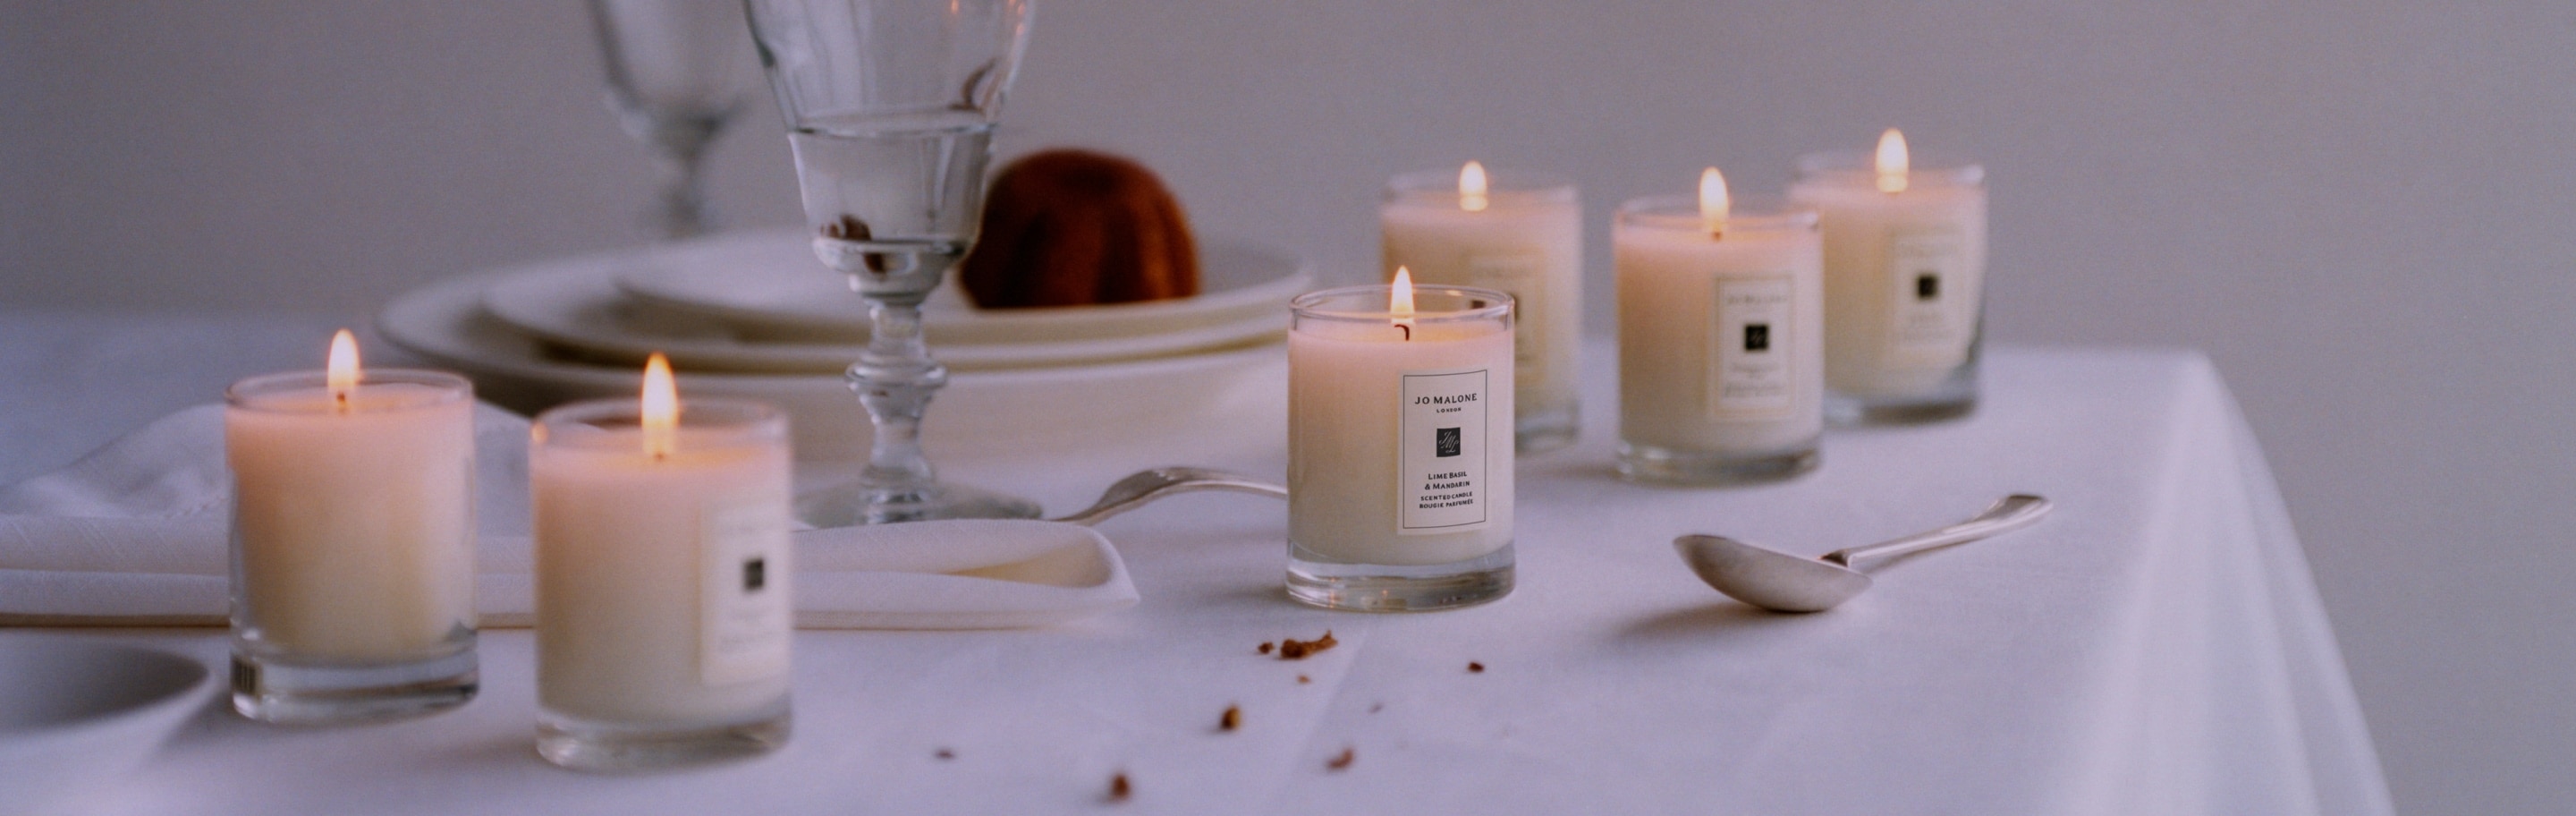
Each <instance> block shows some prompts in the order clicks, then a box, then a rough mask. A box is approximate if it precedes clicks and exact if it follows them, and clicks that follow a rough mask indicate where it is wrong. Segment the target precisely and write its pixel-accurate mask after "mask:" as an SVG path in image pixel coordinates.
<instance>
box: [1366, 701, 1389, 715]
mask: <svg viewBox="0 0 2576 816" xmlns="http://www.w3.org/2000/svg"><path fill="white" fill-rule="evenodd" d="M1385 710H1386V704H1385V703H1370V704H1369V713H1371V714H1375V713H1378V712H1380V711H1385Z"/></svg>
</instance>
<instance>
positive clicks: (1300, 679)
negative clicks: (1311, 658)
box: [1297, 674, 1315, 686]
mask: <svg viewBox="0 0 2576 816" xmlns="http://www.w3.org/2000/svg"><path fill="white" fill-rule="evenodd" d="M1312 682H1315V678H1312V677H1307V676H1305V675H1302V674H1300V675H1297V685H1300V686H1302V685H1305V684H1307V683H1312Z"/></svg>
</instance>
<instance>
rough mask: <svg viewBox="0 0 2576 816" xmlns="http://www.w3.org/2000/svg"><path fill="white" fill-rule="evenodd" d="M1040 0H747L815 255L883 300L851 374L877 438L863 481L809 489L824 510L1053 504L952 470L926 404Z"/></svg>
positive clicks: (924, 511)
mask: <svg viewBox="0 0 2576 816" xmlns="http://www.w3.org/2000/svg"><path fill="white" fill-rule="evenodd" d="M1030 1H1031V0H749V2H748V3H746V4H745V5H746V7H747V8H748V9H749V10H750V15H751V29H752V37H753V39H754V40H755V41H757V42H758V43H759V45H760V61H761V64H762V65H763V66H764V67H766V68H767V69H768V73H769V85H770V89H771V90H772V91H775V92H776V93H777V95H778V108H779V110H780V111H781V112H783V113H785V114H786V116H787V129H788V136H787V139H788V144H789V146H790V147H792V148H793V149H794V151H795V154H796V175H797V181H798V183H799V186H801V187H802V188H803V190H804V197H805V220H806V224H807V226H808V227H809V228H810V229H812V230H813V232H814V254H815V255H816V256H817V257H820V258H821V259H822V261H823V264H824V265H826V266H829V267H831V268H833V269H834V270H837V271H839V272H841V273H842V274H844V275H847V276H849V279H850V287H851V288H852V289H854V290H857V291H858V293H859V295H860V296H861V297H863V298H866V299H867V302H868V317H869V334H868V346H867V350H866V351H865V352H864V353H862V354H861V355H860V357H859V361H858V363H857V364H856V365H852V366H850V371H849V378H850V385H851V387H852V388H853V389H855V390H856V391H858V392H859V402H860V403H861V404H862V405H865V406H867V410H868V418H869V420H871V421H872V422H874V423H875V425H876V438H875V445H874V448H873V449H872V450H871V451H870V452H869V455H868V463H867V465H866V467H865V468H864V469H862V470H861V471H860V473H859V476H858V478H857V479H856V480H854V481H851V482H848V483H845V484H841V485H835V486H830V487H826V488H823V489H820V490H812V491H807V492H806V494H805V495H804V496H803V497H802V498H800V499H799V501H798V513H799V514H800V515H802V516H804V517H805V520H806V521H807V522H809V523H812V524H815V525H817V526H824V527H832V526H847V525H853V524H882V523H886V522H897V521H915V520H920V519H934V518H1034V517H1036V516H1037V512H1038V508H1037V505H1035V504H1033V503H1030V502H1028V501H1026V500H1022V499H1017V498H1013V497H1009V496H1001V495H998V494H993V493H989V492H985V491H981V490H975V489H972V488H966V487H961V486H958V485H953V484H942V483H940V482H939V481H938V478H937V474H936V472H935V471H934V470H933V469H932V468H931V466H930V461H929V459H927V458H926V457H924V456H923V454H922V451H921V417H922V412H923V410H924V409H926V408H927V407H928V406H929V404H930V398H931V395H932V394H934V393H937V391H938V390H939V388H940V386H942V385H945V384H947V382H948V370H947V369H946V368H944V367H942V366H940V365H939V363H937V362H935V361H933V360H931V358H930V350H929V348H928V347H927V346H925V345H924V344H923V343H922V337H921V309H920V307H921V302H922V300H923V299H924V298H926V297H928V296H929V295H930V291H931V289H933V288H934V287H936V286H938V285H939V281H940V278H941V277H943V276H945V275H946V274H947V272H948V268H949V267H950V266H952V265H955V264H956V263H957V261H958V259H960V258H963V257H965V255H966V250H967V248H968V246H970V245H971V244H972V243H973V242H974V239H975V227H976V223H977V221H978V219H979V217H980V215H981V213H982V209H983V194H984V170H985V166H986V165H987V164H988V163H990V162H991V160H992V138H993V120H994V118H995V117H996V116H998V115H1000V113H1001V109H1002V95H1003V93H1004V92H1005V91H1006V90H1008V89H1009V88H1010V86H1011V77H1012V75H1013V74H1014V73H1016V72H1017V71H1018V70H1019V61H1020V52H1021V50H1022V48H1023V47H1024V46H1025V45H1026V44H1027V42H1028V30H1029V29H1028V27H1029V14H1030Z"/></svg>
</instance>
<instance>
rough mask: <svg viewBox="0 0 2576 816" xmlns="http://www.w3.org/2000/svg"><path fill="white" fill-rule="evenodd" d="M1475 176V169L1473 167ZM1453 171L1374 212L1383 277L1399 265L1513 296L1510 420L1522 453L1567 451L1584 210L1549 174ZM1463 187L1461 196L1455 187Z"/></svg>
mask: <svg viewBox="0 0 2576 816" xmlns="http://www.w3.org/2000/svg"><path fill="white" fill-rule="evenodd" d="M1476 169H1477V170H1479V171H1482V170H1483V169H1484V168H1483V167H1482V166H1481V165H1480V166H1478V167H1477V168H1476ZM1461 175H1462V172H1461V171H1460V170H1426V171H1422V172H1415V173H1406V174H1404V175H1400V176H1396V177H1395V179H1394V180H1393V181H1390V182H1388V183H1387V186H1386V193H1385V196H1384V198H1383V199H1382V200H1381V203H1380V204H1379V205H1378V234H1379V246H1380V248H1381V250H1382V252H1383V255H1384V260H1385V270H1384V271H1385V277H1386V279H1388V280H1393V279H1394V278H1395V270H1396V268H1397V267H1403V268H1406V269H1408V270H1411V271H1412V275H1413V282H1414V283H1417V284H1425V285H1454V286H1473V287H1478V288H1484V289H1492V290H1495V291H1499V292H1502V293H1504V294H1507V295H1511V296H1512V302H1513V303H1514V304H1516V306H1517V307H1518V309H1519V313H1518V314H1516V315H1514V316H1513V325H1512V331H1513V337H1514V338H1515V339H1514V347H1513V359H1514V365H1513V368H1514V372H1513V377H1514V390H1515V393H1514V394H1513V400H1514V405H1515V410H1514V413H1515V416H1514V417H1513V420H1512V422H1513V429H1514V431H1513V433H1514V437H1515V438H1516V439H1517V440H1518V445H1519V449H1520V452H1522V453H1536V452H1540V451H1546V450H1553V449H1556V448H1561V447H1564V446H1566V445H1570V444H1573V443H1574V439H1575V435H1576V432H1577V430H1578V428H1579V426H1580V424H1581V417H1580V407H1581V406H1580V402H1581V401H1580V399H1579V398H1578V397H1577V394H1576V389H1575V385H1576V371H1575V353H1576V352H1577V351H1578V350H1579V349H1580V348H1581V346H1582V342H1583V204H1582V201H1581V199H1580V198H1579V197H1578V196H1577V195H1576V192H1575V187H1574V182H1573V181H1571V180H1569V179H1567V178H1565V177H1563V176H1558V175H1555V174H1552V173H1536V172H1524V171H1516V170H1507V169H1497V170H1493V171H1491V172H1485V173H1482V178H1483V179H1484V183H1483V187H1482V192H1473V190H1474V189H1475V188H1474V187H1472V186H1469V185H1468V184H1467V183H1464V182H1462V179H1461ZM1462 188H1463V189H1462Z"/></svg>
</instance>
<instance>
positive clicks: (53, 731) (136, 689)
mask: <svg viewBox="0 0 2576 816" xmlns="http://www.w3.org/2000/svg"><path fill="white" fill-rule="evenodd" d="M215 681H216V675H215V673H214V672H212V671H208V670H207V669H206V665H205V664H204V663H201V662H198V661H197V660H195V659H194V658H188V657H182V656H180V655H175V654H171V653H168V652H163V651H160V650H157V649H146V648H142V647H139V646H128V645H124V644H121V643H112V642H102V641H98V640H92V639H87V638H67V637H56V636H49V635H34V636H30V635H10V636H0V813H49V812H53V809H54V808H56V807H61V806H65V805H67V804H69V803H70V802H71V801H72V800H73V799H75V798H76V797H78V796H79V795H80V794H82V793H83V792H85V791H88V790H90V789H92V788H94V787H96V786H98V785H100V784H102V783H106V782H109V781H111V780H115V779H117V778H120V777H123V776H125V775H126V774H127V773H128V772H131V771H133V770H134V769H135V768H136V767H139V766H141V765H142V764H143V760H144V759H145V758H147V757H150V756H151V755H152V752H153V751H154V750H155V749H157V748H159V747H160V746H161V743H162V742H164V741H166V740H168V739H169V738H170V735H171V733H173V732H175V731H177V730H178V729H179V725H180V724H181V723H184V722H187V721H188V718H189V717H190V716H192V715H194V714H196V713H197V711H198V709H200V708H203V707H204V705H205V702H206V698H208V697H210V696H212V695H213V694H214V691H215V686H216V682H215Z"/></svg>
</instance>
